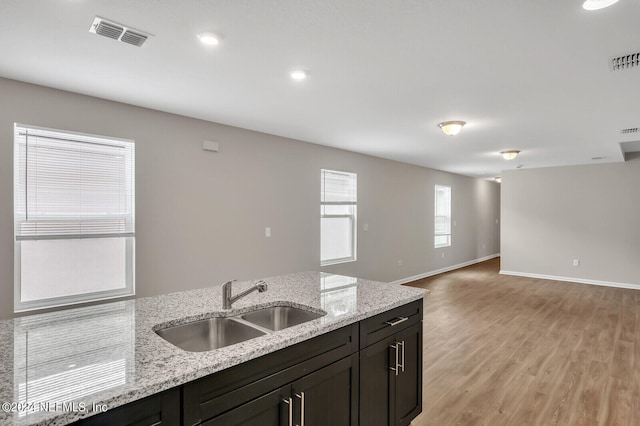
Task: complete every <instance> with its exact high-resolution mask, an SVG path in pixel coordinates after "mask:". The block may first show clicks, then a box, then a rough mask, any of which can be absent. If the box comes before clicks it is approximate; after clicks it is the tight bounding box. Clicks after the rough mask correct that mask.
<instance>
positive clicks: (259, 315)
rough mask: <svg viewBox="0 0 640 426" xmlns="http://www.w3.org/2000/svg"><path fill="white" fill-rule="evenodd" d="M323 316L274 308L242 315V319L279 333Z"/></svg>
mask: <svg viewBox="0 0 640 426" xmlns="http://www.w3.org/2000/svg"><path fill="white" fill-rule="evenodd" d="M323 315H324V314H318V313H315V312H311V311H307V310H305V309H300V308H294V307H292V306H272V307H269V308H264V309H259V310H257V311H252V312H248V313H246V314H243V315H241V316H240V318H242V319H243V320H245V321H249V322H251V323H253V324H255V325H257V326H260V327H263V328H267V329H269V330H273V331H278V330H282V329H283V328H287V327H292V326H294V325H298V324H302V323H303V322H307V321H311V320H314V319H316V318H320V317H321V316H323Z"/></svg>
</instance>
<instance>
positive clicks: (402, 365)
mask: <svg viewBox="0 0 640 426" xmlns="http://www.w3.org/2000/svg"><path fill="white" fill-rule="evenodd" d="M398 346H401V347H402V364H400V368H401V369H402V372H403V373H404V340H403V341H402V342H398Z"/></svg>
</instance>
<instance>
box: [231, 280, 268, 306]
mask: <svg viewBox="0 0 640 426" xmlns="http://www.w3.org/2000/svg"><path fill="white" fill-rule="evenodd" d="M235 281H237V280H232V281H227V282H226V283H224V284H223V285H222V309H231V304H232V303H233V302H235V301H236V300H238V299H240V298H243V297H245V296H246V295H247V294H249V293H252V292H254V291H256V290H258V292H260V293H262V292H263V291H267V283H266V282H264V281H263V280H260V281H258V282H257V283H256V285H254V286H253V287H251V288H249V289H247V290H245V291H243V292H242V293H240V294H236V295H235V296H231V290H232V286H233V283H234V282H235Z"/></svg>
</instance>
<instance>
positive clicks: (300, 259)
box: [0, 78, 500, 318]
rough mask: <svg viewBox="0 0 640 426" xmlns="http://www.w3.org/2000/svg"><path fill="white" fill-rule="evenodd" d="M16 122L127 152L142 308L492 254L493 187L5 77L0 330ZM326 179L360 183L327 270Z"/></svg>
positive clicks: (7, 287) (1, 96)
mask: <svg viewBox="0 0 640 426" xmlns="http://www.w3.org/2000/svg"><path fill="white" fill-rule="evenodd" d="M14 122H18V123H21V124H30V125H35V126H42V127H50V128H55V129H62V130H72V131H77V132H85V133H91V134H98V135H107V136H113V137H119V138H127V139H134V140H135V141H136V293H137V295H138V296H150V295H155V294H162V293H167V292H172V291H179V290H183V289H191V288H198V287H204V286H207V285H210V284H218V283H221V282H223V281H225V280H228V279H232V278H237V279H252V278H259V277H266V276H270V275H277V274H284V273H289V272H296V271H303V270H325V271H329V272H338V273H343V274H350V275H355V276H360V277H363V278H369V279H374V280H381V281H394V280H400V279H403V278H407V277H411V276H415V275H419V274H423V273H426V272H429V271H433V270H437V269H441V268H445V267H448V266H451V265H456V264H459V263H463V262H468V261H471V260H474V259H477V258H481V257H484V256H488V255H492V254H495V253H498V252H499V251H500V249H499V243H500V241H499V239H500V237H499V226H498V225H497V224H496V219H498V218H499V214H500V211H499V209H500V190H499V186H498V185H497V184H495V183H493V182H487V181H482V180H477V179H471V178H467V177H463V176H458V175H453V174H449V173H444V172H439V171H435V170H431V169H425V168H422V167H417V166H411V165H407V164H403V163H398V162H394V161H389V160H383V159H379V158H375V157H370V156H366V155H361V154H355V153H351V152H347V151H342V150H337V149H333V148H327V147H323V146H319V145H314V144H310V143H303V142H300V141H295V140H291V139H286V138H282V137H278V136H272V135H267V134H263V133H258V132H253V131H249V130H245V129H239V128H235V127H229V126H225V125H220V124H215V123H211V122H206V121H201V120H195V119H190V118H186V117H181V116H177V115H172V114H167V113H162V112H158V111H153V110H149V109H145V108H139V107H134V106H130V105H125V104H120V103H115V102H111V101H106V100H101V99H96V98H91V97H87V96H82V95H78V94H74V93H69V92H63V91H58V90H54V89H49V88H45V87H41V86H35V85H30V84H25V83H20V82H16V81H12V80H6V79H1V78H0V200H2V202H0V286H1V287H0V294H1V295H2V297H0V317H1V318H7V317H10V316H12V312H13V306H12V305H13V302H12V300H13V229H12V227H13V207H12V205H13V203H12V191H13V190H12V179H13V178H12V173H13V172H12V169H13V166H12V155H13V154H12V152H13V133H12V132H13V130H12V129H13V123H14ZM203 140H217V141H219V143H220V152H219V153H212V152H205V151H203V150H202V141H203ZM425 143H427V142H426V141H425ZM321 168H328V169H334V170H342V171H349V172H356V173H358V224H359V226H358V261H357V262H354V263H348V264H342V265H335V266H332V267H326V268H322V269H321V268H320V266H319V256H320V231H319V222H320V208H319V200H320V198H319V197H320V195H319V190H320V169H321ZM435 184H443V185H451V186H452V193H453V216H454V220H455V221H456V226H455V228H454V229H453V247H451V248H446V249H437V250H436V249H434V248H433V185H435ZM364 223H368V224H369V230H368V231H363V229H362V225H363V224H364ZM266 226H270V227H271V229H272V237H271V238H265V236H264V228H265V227H266ZM442 253H444V258H443V257H442ZM398 260H403V262H404V265H403V266H402V267H398Z"/></svg>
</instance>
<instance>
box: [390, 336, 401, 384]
mask: <svg viewBox="0 0 640 426" xmlns="http://www.w3.org/2000/svg"><path fill="white" fill-rule="evenodd" d="M399 345H400V344H399V343H398V342H396V343H394V344H393V345H389V347H390V348H391V349H393V351H394V353H395V354H396V366H395V368H394V367H389V370H392V371H395V372H396V376H397V375H398V373H399V372H400V368H399V366H400V364H399V363H398V353H399V352H400V351H399V348H398V346H399Z"/></svg>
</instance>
